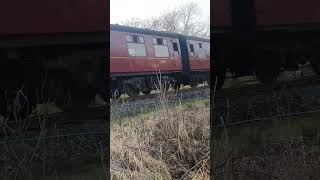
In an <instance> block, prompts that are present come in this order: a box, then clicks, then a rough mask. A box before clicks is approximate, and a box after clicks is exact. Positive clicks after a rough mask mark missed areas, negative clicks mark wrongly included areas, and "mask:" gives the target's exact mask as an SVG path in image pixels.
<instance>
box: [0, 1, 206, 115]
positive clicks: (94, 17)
mask: <svg viewBox="0 0 320 180" xmlns="http://www.w3.org/2000/svg"><path fill="white" fill-rule="evenodd" d="M106 8H107V1H105V0H90V1H88V0H77V1H64V0H56V1H52V2H47V1H41V0H30V1H28V2H24V1H22V2H20V1H18V0H11V1H6V2H4V3H2V5H1V6H0V12H1V16H0V27H1V28H0V119H2V118H3V117H17V115H18V116H19V117H22V116H23V117H26V116H27V115H29V114H30V113H32V110H33V108H34V107H35V106H36V105H37V104H41V103H52V102H54V103H55V105H56V106H57V107H58V108H60V109H61V110H63V111H82V110H84V109H86V108H87V107H88V104H90V103H91V102H92V99H94V97H95V96H96V95H100V96H101V97H102V98H104V100H105V101H106V102H109V101H110V99H109V97H110V96H112V95H113V94H116V95H115V96H114V97H119V95H121V94H123V93H126V94H128V95H129V96H136V95H137V94H138V93H140V92H142V93H144V94H148V93H150V92H151V91H152V90H153V89H155V88H156V78H157V77H158V75H159V74H161V81H160V82H161V83H160V84H162V83H163V84H167V85H168V86H165V87H169V86H172V87H173V88H175V89H179V87H180V85H181V84H190V85H191V86H195V85H196V84H197V83H199V82H203V81H209V74H210V73H209V70H210V49H209V48H210V44H209V40H208V39H202V38H196V37H187V36H183V35H180V34H174V33H165V32H159V31H152V30H148V29H138V28H132V27H126V26H120V25H111V24H107V22H108V14H107V12H108V10H107V9H106ZM109 32H110V36H109ZM109 85H110V86H109ZM109 87H111V90H110V88H109Z"/></svg>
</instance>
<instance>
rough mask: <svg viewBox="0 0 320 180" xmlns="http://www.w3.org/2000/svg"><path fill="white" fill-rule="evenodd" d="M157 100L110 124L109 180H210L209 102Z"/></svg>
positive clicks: (161, 98)
mask: <svg viewBox="0 0 320 180" xmlns="http://www.w3.org/2000/svg"><path fill="white" fill-rule="evenodd" d="M159 101H160V104H161V105H160V106H159V107H157V108H155V109H153V110H152V111H151V112H148V113H143V114H140V115H135V116H131V117H127V118H124V119H121V120H120V121H119V120H117V121H114V122H113V123H112V126H111V144H110V147H111V159H110V160H111V178H112V179H177V178H185V179H209V165H208V164H209V162H208V161H209V100H208V99H207V100H193V101H187V102H181V103H178V104H177V105H175V106H170V105H169V104H168V102H167V99H166V98H165V97H160V99H159ZM119 122H121V123H119Z"/></svg>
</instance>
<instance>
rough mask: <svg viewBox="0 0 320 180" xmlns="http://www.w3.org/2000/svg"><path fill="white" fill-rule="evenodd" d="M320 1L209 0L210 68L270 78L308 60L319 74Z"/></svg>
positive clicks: (220, 74)
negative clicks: (211, 53)
mask: <svg viewBox="0 0 320 180" xmlns="http://www.w3.org/2000/svg"><path fill="white" fill-rule="evenodd" d="M319 10H320V1H318V0H304V1H301V0H241V1H239V0H214V1H213V9H212V10H211V11H212V13H213V16H212V22H211V26H212V30H211V32H212V33H213V38H214V42H215V45H214V47H215V48H214V54H215V61H214V63H215V66H216V67H217V69H219V71H220V72H218V74H217V75H218V76H219V77H222V78H224V77H223V76H224V73H225V72H224V71H225V69H226V68H228V69H230V71H232V72H234V73H235V74H237V75H238V76H241V75H247V74H252V73H255V74H256V75H257V77H258V79H259V80H261V81H262V82H271V81H273V80H275V78H276V77H277V74H278V73H279V72H280V70H281V69H289V68H290V69H297V68H298V66H299V64H300V65H302V64H305V63H306V61H310V62H311V63H312V64H313V67H314V69H315V70H316V71H317V72H320V63H319V60H320V53H319V52H320V11H319Z"/></svg>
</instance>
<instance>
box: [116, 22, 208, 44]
mask: <svg viewBox="0 0 320 180" xmlns="http://www.w3.org/2000/svg"><path fill="white" fill-rule="evenodd" d="M110 30H111V31H121V32H129V33H137V34H146V35H155V36H163V37H173V38H179V37H186V38H187V39H190V40H195V41H204V42H210V39H205V38H200V37H194V36H184V35H182V34H178V33H170V32H165V31H156V30H151V29H143V28H136V27H130V26H124V25H118V24H110Z"/></svg>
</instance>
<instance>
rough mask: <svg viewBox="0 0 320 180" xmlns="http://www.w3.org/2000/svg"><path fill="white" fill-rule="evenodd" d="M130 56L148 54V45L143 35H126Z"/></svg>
mask: <svg viewBox="0 0 320 180" xmlns="http://www.w3.org/2000/svg"><path fill="white" fill-rule="evenodd" d="M126 40H127V42H128V52H129V55H130V56H146V55H147V54H146V47H145V45H144V39H143V37H142V36H137V35H126Z"/></svg>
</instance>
